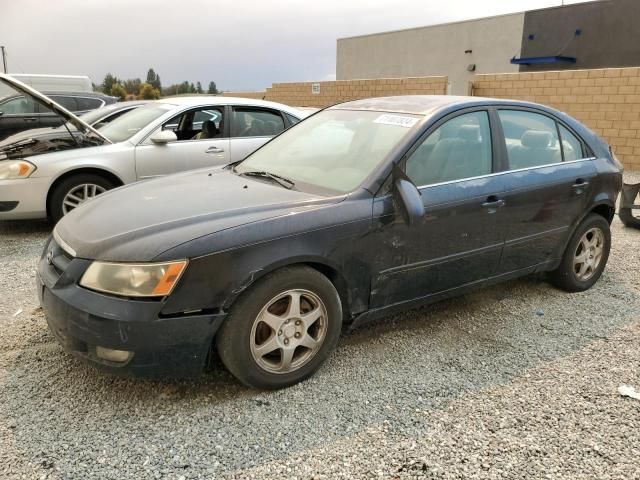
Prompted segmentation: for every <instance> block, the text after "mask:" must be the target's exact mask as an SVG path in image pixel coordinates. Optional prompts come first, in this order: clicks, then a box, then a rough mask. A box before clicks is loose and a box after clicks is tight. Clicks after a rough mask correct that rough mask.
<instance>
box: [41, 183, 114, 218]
mask: <svg viewBox="0 0 640 480" xmlns="http://www.w3.org/2000/svg"><path fill="white" fill-rule="evenodd" d="M115 186H116V185H115V184H114V183H113V182H112V181H111V180H109V179H108V178H106V177H104V176H102V175H98V174H95V173H82V172H79V173H77V174H73V175H71V176H68V177H66V178H64V179H62V181H60V182H58V183H56V184H55V185H54V187H53V190H52V192H51V195H50V196H49V199H48V205H47V209H48V210H49V216H50V217H51V218H52V219H53V220H54V221H55V222H57V221H58V220H60V219H61V218H62V217H63V216H64V215H67V214H68V213H69V212H71V211H72V210H74V209H76V208H78V207H79V206H80V205H82V204H83V203H85V202H87V201H89V200H91V199H92V198H94V197H97V196H98V195H101V194H103V193H104V192H106V191H107V190H111V189H112V188H114V187H115Z"/></svg>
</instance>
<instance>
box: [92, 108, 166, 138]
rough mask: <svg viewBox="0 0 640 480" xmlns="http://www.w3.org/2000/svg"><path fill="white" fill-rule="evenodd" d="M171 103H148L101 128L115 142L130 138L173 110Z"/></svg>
mask: <svg viewBox="0 0 640 480" xmlns="http://www.w3.org/2000/svg"><path fill="white" fill-rule="evenodd" d="M171 108H172V107H171V106H170V105H157V104H156V105H148V106H145V107H140V108H136V109H135V110H132V111H130V112H127V113H125V114H124V115H122V116H121V117H118V118H116V119H115V120H114V121H112V122H110V123H107V124H106V125H105V126H104V127H102V128H101V129H100V133H101V134H102V135H104V136H105V137H107V138H108V139H109V140H111V141H112V142H113V143H117V142H124V141H125V140H129V139H130V138H131V137H133V136H134V135H135V134H136V133H138V132H139V131H140V130H142V129H143V128H144V127H146V126H147V125H149V124H150V123H151V122H153V121H154V120H156V119H158V118H160V117H161V116H162V115H164V114H165V113H167V112H168V111H169V110H171Z"/></svg>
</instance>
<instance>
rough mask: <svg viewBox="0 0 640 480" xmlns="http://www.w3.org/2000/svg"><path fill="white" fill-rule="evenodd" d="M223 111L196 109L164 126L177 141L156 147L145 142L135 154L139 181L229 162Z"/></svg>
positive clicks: (148, 140) (212, 108) (217, 109)
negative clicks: (172, 133)
mask: <svg viewBox="0 0 640 480" xmlns="http://www.w3.org/2000/svg"><path fill="white" fill-rule="evenodd" d="M224 112H225V109H224V107H221V106H212V105H209V106H206V107H198V108H194V109H190V110H187V111H185V112H182V113H180V114H179V115H177V116H175V117H174V118H172V119H170V120H168V121H167V122H165V123H164V124H163V125H162V127H160V128H161V129H163V130H172V131H173V132H174V133H175V134H176V136H177V141H175V142H169V143H166V144H160V145H156V144H154V143H153V142H152V141H151V140H150V139H149V138H147V139H146V140H144V141H143V142H142V143H140V144H139V145H138V146H137V147H136V150H135V157H136V173H137V176H138V179H139V180H142V179H146V178H153V177H160V176H163V175H169V174H171V173H177V172H182V171H186V170H193V169H196V168H204V167H209V166H216V165H226V164H227V163H229V162H230V160H229V159H230V150H229V137H228V135H227V134H226V131H225V125H224V124H225V121H224V116H225V115H224Z"/></svg>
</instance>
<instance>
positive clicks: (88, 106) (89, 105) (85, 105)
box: [76, 97, 104, 112]
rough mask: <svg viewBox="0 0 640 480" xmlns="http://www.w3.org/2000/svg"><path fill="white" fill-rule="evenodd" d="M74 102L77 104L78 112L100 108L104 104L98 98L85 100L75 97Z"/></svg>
mask: <svg viewBox="0 0 640 480" xmlns="http://www.w3.org/2000/svg"><path fill="white" fill-rule="evenodd" d="M76 102H77V103H78V111H79V112H84V111H86V110H93V109H95V108H100V107H101V106H102V105H103V104H104V102H103V101H102V100H100V99H99V98H87V97H76Z"/></svg>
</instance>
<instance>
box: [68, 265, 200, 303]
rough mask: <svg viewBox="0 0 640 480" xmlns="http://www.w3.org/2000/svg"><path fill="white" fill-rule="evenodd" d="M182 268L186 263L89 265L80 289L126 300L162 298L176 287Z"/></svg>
mask: <svg viewBox="0 0 640 480" xmlns="http://www.w3.org/2000/svg"><path fill="white" fill-rule="evenodd" d="M186 266H187V261H186V260H180V261H177V262H166V263H143V264H132V263H109V262H93V263H92V264H91V265H90V266H89V268H88V269H87V271H86V272H85V273H84V275H83V276H82V279H81V280H80V285H82V286H83V287H86V288H90V289H91V290H97V291H99V292H105V293H112V294H114V295H123V296H126V297H164V296H166V295H169V294H170V293H171V291H172V290H173V288H174V287H175V286H176V284H177V283H178V280H179V279H180V276H181V275H182V272H183V271H184V269H185V267H186Z"/></svg>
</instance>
